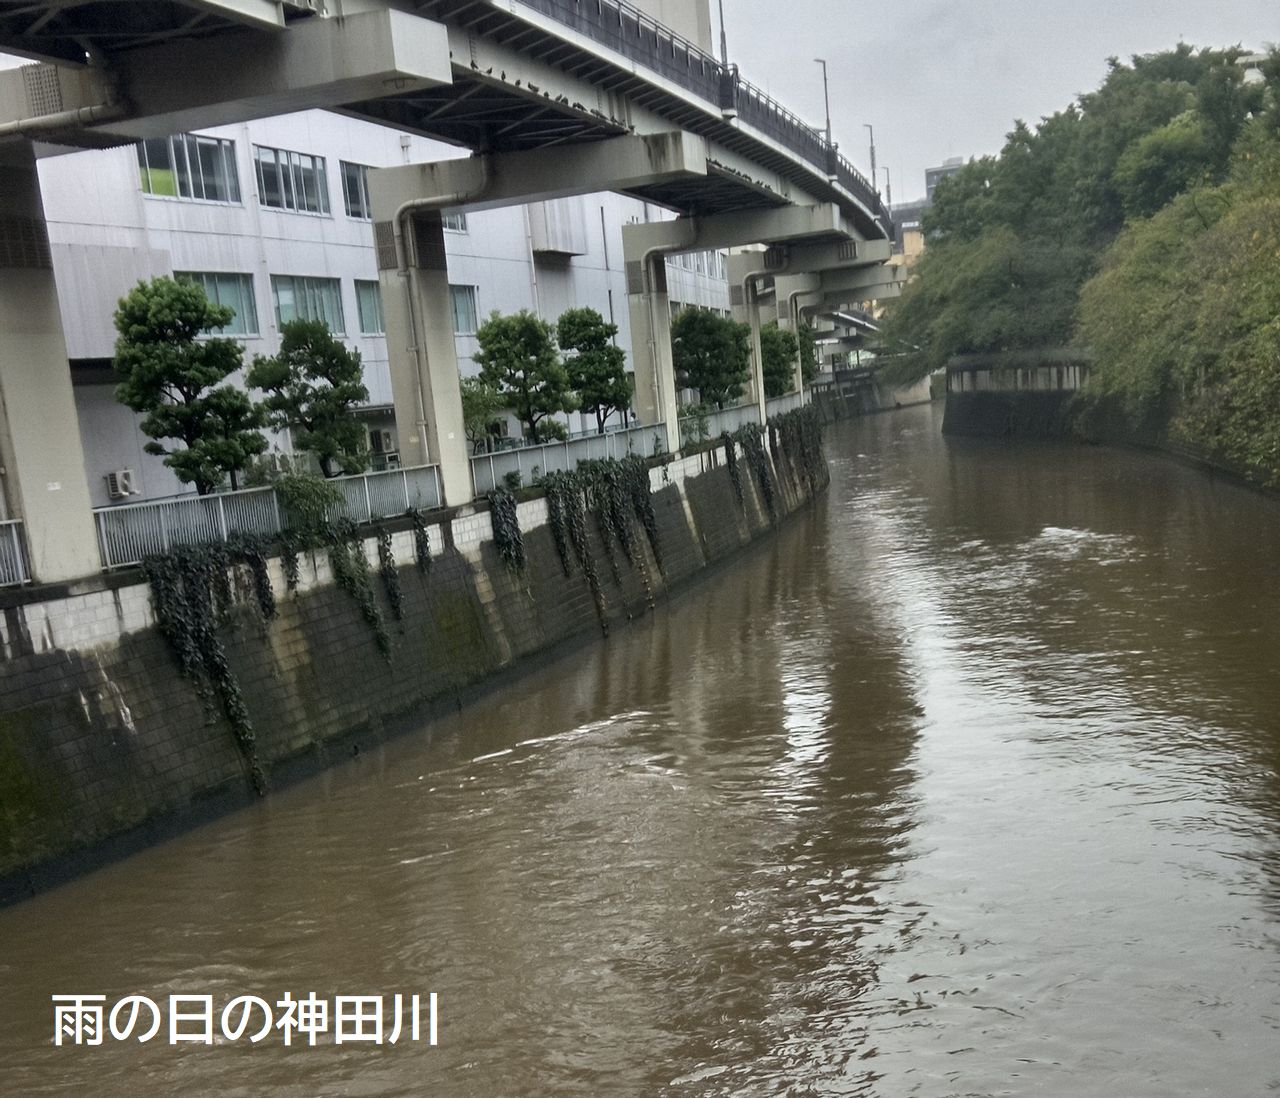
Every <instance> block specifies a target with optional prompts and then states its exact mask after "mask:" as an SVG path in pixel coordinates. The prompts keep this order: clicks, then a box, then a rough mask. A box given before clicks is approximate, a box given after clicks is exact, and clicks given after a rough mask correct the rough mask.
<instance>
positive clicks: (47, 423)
mask: <svg viewBox="0 0 1280 1098" xmlns="http://www.w3.org/2000/svg"><path fill="white" fill-rule="evenodd" d="M0 460H3V462H4V469H3V476H2V477H0V481H3V487H4V498H5V505H6V509H7V510H8V513H9V517H11V518H20V519H22V521H23V528H24V531H25V533H26V539H27V547H28V551H29V554H30V564H31V573H32V577H33V578H34V579H36V580H38V581H40V582H44V583H55V582H59V581H63V580H71V579H78V578H80V577H83V576H88V575H92V574H93V573H95V572H97V571H99V570H100V569H101V567H102V560H101V557H100V555H99V553H98V539H97V535H96V533H95V531H94V527H93V512H92V507H91V505H90V502H89V486H88V484H87V483H86V482H85V472H84V450H83V447H82V446H81V442H80V422H79V419H78V418H77V416H76V405H75V397H74V395H73V394H72V391H71V371H70V367H69V366H68V363H67V347H66V341H65V340H64V338H63V335H62V317H61V315H60V313H59V311H58V291H57V287H56V286H55V285H54V280H53V262H52V259H51V257H50V251H49V237H48V233H47V231H46V228H45V221H44V210H43V207H42V206H41V203H40V183H39V179H38V177H37V175H36V166H35V160H34V158H33V157H32V156H31V152H30V148H29V147H28V148H26V149H24V150H22V151H21V152H17V151H16V150H15V151H14V152H13V154H12V155H10V156H9V157H8V158H7V160H6V161H5V162H3V163H0Z"/></svg>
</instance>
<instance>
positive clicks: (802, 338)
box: [796, 320, 818, 385]
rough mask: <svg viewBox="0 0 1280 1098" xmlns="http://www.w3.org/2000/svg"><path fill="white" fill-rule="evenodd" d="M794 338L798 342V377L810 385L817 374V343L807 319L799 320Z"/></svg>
mask: <svg viewBox="0 0 1280 1098" xmlns="http://www.w3.org/2000/svg"><path fill="white" fill-rule="evenodd" d="M796 339H797V340H798V341H799V343H800V377H801V379H802V380H803V381H804V383H805V384H806V385H812V384H813V381H814V379H815V378H816V377H817V376H818V344H817V341H816V340H815V339H814V333H813V325H812V324H810V323H809V322H808V321H807V320H805V321H801V323H800V330H799V331H798V332H797V333H796Z"/></svg>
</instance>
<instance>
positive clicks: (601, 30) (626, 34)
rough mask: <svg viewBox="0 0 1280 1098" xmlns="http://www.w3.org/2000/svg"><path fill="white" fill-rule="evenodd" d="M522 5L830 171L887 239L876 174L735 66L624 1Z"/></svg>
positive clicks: (528, 1)
mask: <svg viewBox="0 0 1280 1098" xmlns="http://www.w3.org/2000/svg"><path fill="white" fill-rule="evenodd" d="M520 3H521V4H523V5H524V6H525V7H529V8H532V9H533V10H534V11H538V12H541V13H542V14H543V15H546V16H549V17H550V18H552V19H554V20H555V21H556V22H557V23H560V24H562V25H564V26H566V27H570V28H572V29H573V30H575V31H577V32H578V33H580V34H582V35H584V36H585V37H587V38H590V39H591V40H592V41H594V42H598V43H600V44H601V45H603V46H607V47H609V48H610V49H613V50H616V51H617V52H618V53H621V54H622V55H624V56H625V57H627V58H628V59H629V60H631V61H637V62H639V63H641V64H643V65H644V66H645V68H648V69H650V70H652V71H653V72H656V73H659V74H660V75H662V76H664V77H666V78H667V79H668V80H670V81H672V82H673V83H675V84H678V85H679V86H680V87H682V88H685V89H686V90H688V91H691V92H693V93H694V94H695V95H697V96H698V97H699V98H701V99H703V100H705V101H706V102H708V103H712V104H714V105H715V106H717V107H718V108H719V109H720V111H721V112H722V113H724V114H726V115H727V114H730V113H736V114H737V115H738V117H739V118H740V119H741V120H742V121H743V122H744V123H746V124H747V125H749V126H751V127H752V128H754V129H757V130H759V131H760V132H761V133H763V134H766V135H767V136H769V137H771V138H772V139H773V140H774V141H776V142H778V144H780V145H782V146H783V147H784V148H787V149H789V150H790V151H791V152H793V153H796V154H797V155H798V156H800V157H801V158H803V159H804V160H805V161H806V162H807V163H809V164H810V165H812V166H813V167H815V168H818V169H819V170H820V171H822V173H823V174H824V175H826V176H828V177H834V178H835V179H836V180H837V181H838V182H839V183H840V184H841V185H842V186H843V187H844V188H845V189H846V190H847V191H849V192H850V193H851V194H852V195H853V196H854V197H855V198H857V199H858V201H860V202H861V203H862V204H863V205H864V206H866V208H867V209H868V210H869V211H870V212H871V215H872V217H874V218H876V219H878V220H879V221H880V222H881V224H882V226H883V227H884V230H885V232H886V233H887V234H888V236H889V237H890V238H891V239H892V237H893V219H892V217H891V216H890V214H889V211H888V209H887V208H886V207H885V206H884V205H883V203H882V202H881V199H880V194H879V192H878V191H877V190H876V188H875V181H874V180H872V181H870V182H868V180H867V178H866V176H864V175H863V174H862V173H861V172H860V171H858V169H857V168H855V167H854V166H853V164H852V163H851V162H850V161H849V160H848V159H846V158H845V157H843V156H841V155H840V154H839V152H838V150H837V149H836V146H835V145H828V144H827V140H826V134H825V133H824V132H823V131H822V130H819V129H817V128H816V127H814V126H810V125H809V124H808V123H806V122H803V121H802V120H801V119H800V118H799V117H797V116H796V115H794V114H792V113H791V111H789V110H787V109H786V107H784V106H782V104H780V103H779V102H777V100H775V99H773V98H772V97H770V96H769V95H766V94H765V93H764V92H763V91H761V90H760V89H759V88H758V87H756V86H755V85H754V84H751V83H749V82H748V81H746V80H743V79H742V78H741V77H740V76H739V75H738V66H737V65H729V66H727V67H726V66H724V65H722V64H721V63H720V62H719V61H718V60H716V58H714V57H713V56H711V55H710V54H708V53H704V52H703V51H702V50H701V49H700V48H699V47H698V46H696V45H695V44H694V43H692V42H690V41H688V40H687V39H685V38H682V37H681V36H680V35H678V34H676V33H675V32H674V31H672V30H670V29H669V28H667V27H665V26H663V25H662V24H661V23H659V22H658V21H657V20H656V19H654V17H653V16H652V15H649V14H648V13H647V12H643V11H641V10H640V9H639V8H636V7H633V6H632V5H631V4H628V3H627V2H626V0H520Z"/></svg>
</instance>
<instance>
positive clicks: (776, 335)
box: [760, 320, 800, 397]
mask: <svg viewBox="0 0 1280 1098" xmlns="http://www.w3.org/2000/svg"><path fill="white" fill-rule="evenodd" d="M799 353H800V346H799V344H798V343H797V342H796V337H795V335H793V334H792V333H791V332H789V331H787V329H785V328H780V327H778V322H777V321H776V320H771V321H770V322H769V323H768V324H765V325H764V326H762V327H761V329H760V367H761V371H762V372H763V373H764V395H765V396H767V397H780V396H782V395H783V394H784V393H789V392H790V391H791V390H792V389H793V388H795V376H796V356H797V355H799Z"/></svg>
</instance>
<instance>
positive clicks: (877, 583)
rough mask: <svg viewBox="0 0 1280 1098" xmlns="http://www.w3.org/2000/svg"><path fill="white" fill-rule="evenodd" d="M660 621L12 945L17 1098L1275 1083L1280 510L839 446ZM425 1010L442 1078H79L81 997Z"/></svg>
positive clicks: (1004, 452) (95, 1054)
mask: <svg viewBox="0 0 1280 1098" xmlns="http://www.w3.org/2000/svg"><path fill="white" fill-rule="evenodd" d="M828 451H829V454H830V456H831V458H832V465H833V483H832V488H831V492H830V494H829V496H828V498H827V499H826V500H825V501H824V502H823V503H822V504H821V505H820V506H819V507H818V508H817V509H815V511H814V513H812V514H810V515H806V516H803V517H801V518H799V519H798V520H796V521H794V522H793V523H791V524H790V525H788V526H787V527H786V528H785V529H784V530H783V531H782V533H781V535H780V537H779V538H778V540H777V543H776V545H773V546H769V547H766V548H763V549H761V550H760V551H758V552H756V553H754V554H753V555H751V556H749V557H748V558H747V559H746V560H745V561H744V562H743V563H742V564H741V565H740V566H737V567H735V568H733V569H732V570H730V571H727V572H724V573H721V574H719V575H717V576H716V577H714V578H713V579H712V580H710V581H709V582H707V583H706V584H704V585H703V586H701V587H699V588H698V589H697V590H695V591H694V592H692V593H690V594H688V595H687V596H685V597H684V598H683V599H681V600H680V601H679V602H677V603H676V604H674V605H672V606H670V607H664V608H663V609H661V610H660V611H659V613H658V614H656V615H655V616H654V617H653V618H652V619H651V620H649V621H646V622H644V623H641V624H638V625H637V626H635V627H633V628H630V629H628V630H624V631H622V633H621V634H620V635H618V636H616V637H614V638H613V639H611V640H610V641H609V642H608V643H607V644H606V645H603V646H601V647H599V648H597V649H595V650H593V651H590V652H588V653H586V654H581V653H580V654H577V655H575V656H573V657H571V658H569V659H567V660H565V661H563V662H561V663H559V664H556V665H553V666H551V667H550V668H548V669H547V670H545V671H542V672H539V673H538V674H537V676H536V677H535V678H532V679H530V680H529V681H527V682H525V683H522V684H520V685H518V686H516V687H512V688H510V689H507V690H504V691H503V692H500V693H498V694H496V695H494V696H492V697H491V698H489V699H487V700H485V701H483V702H480V703H478V704H476V705H473V706H471V707H470V708H468V710H467V711H466V712H465V713H463V714H460V715H459V716H457V717H456V718H454V719H452V720H448V721H444V722H441V723H440V724H438V725H437V726H436V727H435V729H434V731H433V736H432V738H431V740H430V741H428V739H427V737H425V736H421V737H409V738H406V739H404V740H401V741H398V742H397V743H395V744H393V745H392V746H390V747H389V748H387V749H385V750H384V751H381V752H378V753H376V754H375V755H374V756H372V757H365V758H362V759H361V760H360V761H359V762H358V763H357V764H355V765H351V766H348V767H344V768H341V769H338V770H335V771H333V772H331V773H328V774H326V775H324V776H323V777H321V778H319V779H317V780H316V781H313V782H311V783H309V784H307V785H305V786H303V787H299V788H297V789H294V790H291V791H288V792H286V793H285V794H283V795H281V796H277V797H275V798H273V799H272V800H271V801H270V802H269V803H267V804H264V805H261V806H258V807H257V808H255V809H254V810H253V811H249V812H245V813H242V814H240V815H237V816H235V817H233V818H230V819H228V820H225V821H221V822H219V823H216V824H214V825H212V826H209V827H206V828H203V829H201V830H200V831H198V832H195V833H193V834H191V835H189V836H186V837H184V838H182V839H180V840H177V841H175V842H171V843H169V844H166V845H165V846H162V847H160V848H157V849H155V850H152V851H149V852H147V853H145V854H142V855H140V856H137V857H135V858H133V859H132V860H131V861H129V862H127V863H125V864H122V865H119V866H115V867H112V868H109V869H107V870H105V871H103V872H101V873H98V874H96V875H94V876H92V877H90V878H87V879H85V880H83V881H80V882H77V883H75V884H73V885H71V886H68V887H65V888H63V889H61V890H59V891H57V892H55V893H52V894H49V895H46V896H43V897H40V898H38V899H37V900H35V901H33V902H31V903H28V904H26V905H23V906H21V907H18V908H15V909H11V910H9V911H5V912H0V936H2V940H3V942H4V949H3V951H0V986H2V987H3V991H0V1079H2V1080H3V1090H4V1092H5V1093H13V1094H63V1093H73V1092H75V1093H92V1094H98V1095H113V1094H129V1095H137V1094H152V1093H155V1094H170V1093H190V1094H205V1093H215V1092H216V1093H222V1094H229V1095H258V1094H267V1095H278V1096H292V1095H299V1096H301V1095H313V1094H318V1093H323V1094H345V1095H396V1094H404V1095H418V1094H424V1093H439V1094H448V1095H460V1096H464V1098H465V1096H471V1095H476V1096H481V1098H499V1096H507V1095H551V1094H556V1095H560V1094H565V1095H602V1094H609V1095H662V1096H677V1095H681V1096H683V1095H697V1096H712V1095H716V1096H729V1095H735V1096H736V1095H755V1094H760V1095H775V1094H789V1095H822V1096H826V1095H877V1096H884V1098H897V1096H899V1095H932V1096H939V1098H940V1096H943V1095H953V1094H983V1095H985V1094H1025V1093H1031V1092H1035V1093H1044V1094H1055V1095H1071V1096H1077V1095H1100V1096H1101V1095H1107V1096H1111V1095H1134V1096H1145V1095H1150V1096H1164V1095H1171V1094H1191V1093H1207V1094H1215V1095H1244V1094H1254V1093H1259V1094H1261V1093H1267V1092H1268V1088H1271V1089H1276V1088H1280V1057H1278V1056H1277V1054H1276V1048H1277V1047H1278V1043H1277V1038H1278V1035H1277V1032H1276V1030H1277V1027H1280V979H1278V977H1280V963H1278V955H1280V874H1278V872H1277V870H1278V867H1280V856H1278V854H1277V835H1278V833H1280V778H1278V777H1277V770H1278V769H1280V717H1277V714H1278V713H1280V676H1277V674H1276V657H1277V653H1280V635H1278V634H1280V594H1278V593H1277V590H1276V587H1275V567H1276V562H1275V547H1276V546H1277V545H1278V544H1280V509H1278V508H1277V507H1276V506H1275V505H1274V504H1272V503H1270V502H1268V501H1265V500H1262V499H1259V498H1258V497H1256V496H1253V495H1250V494H1248V493H1246V492H1243V491H1239V490H1237V489H1234V488H1231V487H1228V486H1224V485H1221V484H1215V483H1214V482H1212V481H1210V480H1208V479H1207V478H1205V477H1203V476H1202V475H1200V474H1198V473H1194V472H1190V471H1188V470H1185V469H1181V468H1179V467H1177V466H1174V465H1171V464H1168V463H1165V462H1163V461H1160V460H1157V459H1153V458H1147V457H1142V456H1136V455H1131V454H1124V453H1117V452H1113V451H1103V450H1081V449H1071V448H1062V447H1056V446H1047V445H1046V446H1026V445H1023V446H1006V445H1001V444H995V443H977V442H964V443H947V442H944V441H943V440H942V439H941V438H940V437H939V436H938V434H937V422H936V415H935V413H934V412H933V411H931V410H927V409H925V410H911V411H906V412H900V413H896V414H894V415H892V416H886V417H881V418H877V419H873V420H867V421H861V422H855V423H851V424H846V425H842V426H840V427H838V428H836V429H833V431H832V433H831V435H830V437H829V441H828ZM286 990H288V991H292V992H294V993H295V994H299V993H301V994H305V993H306V992H308V991H311V990H315V991H316V992H317V993H318V994H320V995H328V996H332V995H335V994H359V993H376V992H386V993H393V992H395V991H405V992H412V991H427V990H434V991H436V992H438V993H440V995H441V996H442V997H443V1000H444V1028H443V1034H442V1036H443V1040H442V1044H441V1046H440V1047H438V1048H435V1049H430V1048H426V1047H424V1046H416V1047H415V1046H407V1045H400V1046H398V1047H395V1048H384V1049H370V1048H367V1047H362V1046H354V1047H353V1046H342V1047H335V1046H332V1045H327V1046H322V1047H319V1048H316V1049H309V1048H306V1047H305V1046H304V1047H298V1046H294V1047H293V1048H291V1049H288V1050H286V1049H284V1048H282V1047H280V1045H279V1042H275V1043H272V1042H264V1044H263V1045H262V1046H259V1047H256V1048H255V1047H251V1046H247V1045H245V1044H243V1043H240V1044H237V1045H234V1046H232V1045H225V1044H224V1045H220V1046H219V1047H215V1048H211V1049H210V1048H199V1047H195V1046H182V1047H180V1048H173V1047H170V1046H168V1045H164V1044H159V1043H153V1044H151V1045H147V1046H134V1047H130V1048H124V1047H121V1046H114V1047H113V1046H112V1045H111V1044H110V1043H108V1044H107V1045H104V1046H103V1047H102V1048H96V1049H70V1048H62V1049H55V1048H52V1047H51V1046H50V1035H51V1032H52V1011H51V1009H50V1007H49V1000H48V996H49V995H50V994H51V993H55V992H59V993H61V992H96V993H102V994H106V995H107V996H108V999H109V1000H111V1001H113V1000H114V999H117V998H119V997H121V996H123V995H125V994H129V993H132V992H135V991H143V992H146V993H149V994H151V995H153V996H156V997H158V996H162V995H167V994H168V993H169V992H171V991H184V992H207V993H212V994H213V995H214V997H215V999H216V1000H218V1001H223V1000H225V999H226V998H229V997H230V996H232V995H235V994H239V993H250V992H255V993H258V994H262V995H263V996H264V997H273V998H274V997H278V996H279V995H280V994H281V993H283V992H284V991H286Z"/></svg>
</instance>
